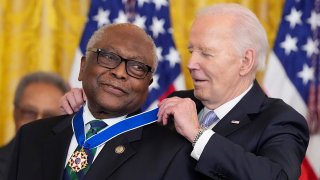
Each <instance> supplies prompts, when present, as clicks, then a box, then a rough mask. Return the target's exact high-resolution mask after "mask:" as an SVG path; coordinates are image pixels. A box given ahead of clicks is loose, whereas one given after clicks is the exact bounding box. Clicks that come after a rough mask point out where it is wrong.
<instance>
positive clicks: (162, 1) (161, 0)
mask: <svg viewBox="0 0 320 180" xmlns="http://www.w3.org/2000/svg"><path fill="white" fill-rule="evenodd" d="M153 3H154V5H155V6H156V10H160V8H161V6H168V1H167V0H155V1H153Z"/></svg>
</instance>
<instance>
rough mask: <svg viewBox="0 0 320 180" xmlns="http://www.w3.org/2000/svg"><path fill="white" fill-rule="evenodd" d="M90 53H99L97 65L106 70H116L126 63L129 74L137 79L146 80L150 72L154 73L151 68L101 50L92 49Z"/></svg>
mask: <svg viewBox="0 0 320 180" xmlns="http://www.w3.org/2000/svg"><path fill="white" fill-rule="evenodd" d="M88 51H91V52H94V53H97V63H98V64H99V65H100V66H102V67H104V68H108V69H115V68H116V67H118V66H119V65H120V64H121V63H122V62H123V61H124V62H125V66H126V72H127V74H128V75H129V76H131V77H134V78H137V79H144V78H145V77H146V76H147V74H148V73H149V72H151V73H152V72H153V71H152V67H151V66H148V65H146V64H144V63H142V62H139V61H135V60H130V59H125V58H123V57H121V56H119V55H118V54H115V53H113V52H107V51H105V50H103V49H99V48H90V49H88Z"/></svg>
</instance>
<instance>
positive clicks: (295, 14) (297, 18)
mask: <svg viewBox="0 0 320 180" xmlns="http://www.w3.org/2000/svg"><path fill="white" fill-rule="evenodd" d="M301 16H302V12H301V11H297V10H296V8H292V9H291V12H290V14H288V15H287V16H286V17H285V19H286V20H287V21H288V22H289V23H290V28H291V29H293V28H294V27H295V26H296V25H297V24H302V21H301Z"/></svg>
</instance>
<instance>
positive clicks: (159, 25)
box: [150, 17, 165, 38]
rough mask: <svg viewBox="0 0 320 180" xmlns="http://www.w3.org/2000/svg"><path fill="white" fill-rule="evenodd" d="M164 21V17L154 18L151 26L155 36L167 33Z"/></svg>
mask: <svg viewBox="0 0 320 180" xmlns="http://www.w3.org/2000/svg"><path fill="white" fill-rule="evenodd" d="M164 23H165V21H164V19H158V18H157V17H153V18H152V25H151V26H150V30H151V31H152V33H153V37H154V38H158V36H159V34H163V33H165V30H164V27H163V25H164Z"/></svg>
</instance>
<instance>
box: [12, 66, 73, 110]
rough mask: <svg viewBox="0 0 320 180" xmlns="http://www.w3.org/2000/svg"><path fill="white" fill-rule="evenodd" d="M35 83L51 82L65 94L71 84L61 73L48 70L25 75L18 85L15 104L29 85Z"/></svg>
mask: <svg viewBox="0 0 320 180" xmlns="http://www.w3.org/2000/svg"><path fill="white" fill-rule="evenodd" d="M34 83H45V84H51V85H53V86H55V87H57V88H58V89H59V90H60V91H61V92H62V93H63V94H64V93H66V92H67V91H69V90H70V86H69V85H68V83H67V82H66V81H64V80H63V79H62V78H61V77H60V76H59V75H57V74H54V73H47V72H34V73H31V74H27V75H26V76H24V77H23V78H22V79H21V80H20V81H19V84H18V86H17V89H16V92H15V95H14V105H17V104H18V103H19V102H20V101H21V97H22V94H23V92H24V91H25V89H26V88H27V86H29V85H30V84H34Z"/></svg>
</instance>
